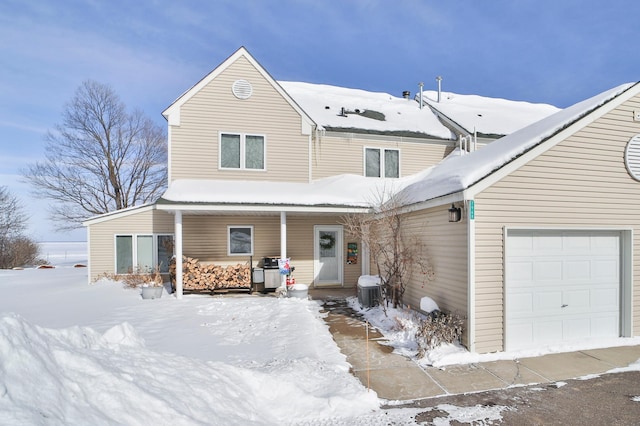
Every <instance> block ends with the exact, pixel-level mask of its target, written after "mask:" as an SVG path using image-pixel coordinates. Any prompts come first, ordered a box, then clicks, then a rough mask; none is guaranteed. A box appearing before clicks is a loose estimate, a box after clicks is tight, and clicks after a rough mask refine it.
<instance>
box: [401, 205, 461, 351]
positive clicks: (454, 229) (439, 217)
mask: <svg viewBox="0 0 640 426" xmlns="http://www.w3.org/2000/svg"><path fill="white" fill-rule="evenodd" d="M403 221H404V222H403V228H404V229H405V231H406V232H407V233H408V235H418V236H420V241H421V242H422V243H423V244H424V247H425V249H426V250H425V255H426V256H427V257H428V259H429V261H430V263H431V265H432V267H433V270H434V279H433V280H432V281H427V280H426V279H425V276H424V275H423V274H422V272H421V271H420V270H414V271H412V273H411V276H410V280H409V282H408V283H407V286H406V291H405V295H404V303H405V304H407V305H409V306H412V307H414V308H419V307H420V299H421V298H422V297H425V296H429V297H430V298H432V299H433V300H435V302H436V303H437V304H438V306H439V307H440V309H441V310H443V311H445V312H453V313H457V314H458V315H461V316H463V317H466V316H467V281H468V279H467V275H468V274H467V265H468V262H467V257H468V255H467V226H466V223H465V222H464V220H463V221H461V222H457V223H450V222H449V212H448V206H442V207H437V208H431V209H428V210H420V211H418V212H414V213H411V214H409V215H407V216H405V217H404V218H403ZM464 328H465V335H464V336H463V343H465V344H467V341H466V330H467V326H466V325H465V327H464Z"/></svg>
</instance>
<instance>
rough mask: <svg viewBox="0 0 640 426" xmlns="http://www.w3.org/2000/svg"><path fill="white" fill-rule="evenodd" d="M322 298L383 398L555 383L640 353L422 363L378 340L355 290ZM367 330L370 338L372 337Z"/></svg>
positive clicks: (341, 343) (341, 342)
mask: <svg viewBox="0 0 640 426" xmlns="http://www.w3.org/2000/svg"><path fill="white" fill-rule="evenodd" d="M310 293H311V297H312V298H313V299H318V300H323V303H324V308H325V310H326V311H327V317H326V318H325V320H326V322H327V323H328V324H329V330H330V331H331V333H332V334H333V339H334V340H335V342H336V343H337V345H338V347H339V348H340V350H341V351H342V353H343V354H344V355H346V357H347V362H349V363H350V364H351V366H352V373H353V374H354V375H355V376H356V377H358V378H359V379H360V381H361V382H362V383H363V385H364V386H366V387H368V388H371V389H373V390H374V391H375V392H376V393H377V394H378V397H380V398H383V399H386V400H390V401H396V400H397V401H404V400H412V399H420V398H429V397H434V396H441V395H450V394H460V393H468V392H480V391H486V390H492V389H502V388H506V387H508V386H511V385H526V384H532V383H546V382H555V381H559V380H566V379H571V378H576V377H582V376H586V375H589V374H601V373H604V372H606V371H608V370H611V369H613V368H616V367H626V366H628V365H629V364H630V363H632V362H634V361H636V360H638V359H639V358H640V346H622V347H616V348H606V349H593V350H584V351H578V352H567V353H561V354H550V355H544V356H539V357H534V358H521V359H518V360H515V361H491V362H479V363H473V364H463V365H451V366H447V367H446V369H442V370H441V369H439V368H434V367H424V368H422V367H420V366H418V364H416V363H415V362H414V361H412V360H410V359H408V358H406V357H404V356H401V355H398V354H395V353H393V352H392V351H393V349H392V348H391V347H390V346H385V345H382V344H379V343H378V341H380V340H384V337H383V336H382V335H381V334H380V333H379V332H378V331H377V330H375V329H374V328H373V327H371V326H369V329H368V330H367V329H366V325H365V322H364V321H363V320H362V318H360V316H359V314H358V313H357V312H355V311H354V310H353V309H351V308H350V307H348V306H347V304H346V302H345V298H346V297H348V296H351V295H352V294H351V293H353V290H350V291H348V292H347V291H345V290H341V291H338V292H336V291H322V290H320V291H318V290H315V291H311V292H310ZM367 335H368V339H369V340H368V341H367Z"/></svg>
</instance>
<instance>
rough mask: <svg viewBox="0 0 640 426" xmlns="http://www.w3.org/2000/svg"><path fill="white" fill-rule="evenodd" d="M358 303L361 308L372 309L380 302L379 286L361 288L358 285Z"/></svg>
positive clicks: (360, 285) (361, 286)
mask: <svg viewBox="0 0 640 426" xmlns="http://www.w3.org/2000/svg"><path fill="white" fill-rule="evenodd" d="M358 302H359V303H360V306H361V307H363V308H373V307H374V306H376V305H378V303H379V302H380V286H379V285H374V286H372V285H368V286H363V285H362V284H360V283H358Z"/></svg>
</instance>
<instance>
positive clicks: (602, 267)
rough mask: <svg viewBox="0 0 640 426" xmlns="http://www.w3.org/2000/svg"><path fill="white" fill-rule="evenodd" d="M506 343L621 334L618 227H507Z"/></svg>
mask: <svg viewBox="0 0 640 426" xmlns="http://www.w3.org/2000/svg"><path fill="white" fill-rule="evenodd" d="M505 266H506V271H505V272H506V277H505V278H506V292H505V311H506V315H505V316H506V324H505V328H506V342H505V343H506V349H507V350H514V349H523V348H528V347H534V346H539V345H546V344H553V343H564V342H570V341H577V340H580V339H586V338H593V337H618V336H619V335H620V287H621V286H620V233H619V232H610V231H540V230H536V231H530V230H509V231H508V234H507V241H506V265H505Z"/></svg>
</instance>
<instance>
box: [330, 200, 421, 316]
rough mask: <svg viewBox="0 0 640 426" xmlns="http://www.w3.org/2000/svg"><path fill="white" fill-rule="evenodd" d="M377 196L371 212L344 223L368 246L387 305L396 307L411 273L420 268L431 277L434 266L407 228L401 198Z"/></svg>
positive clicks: (351, 232)
mask: <svg viewBox="0 0 640 426" xmlns="http://www.w3.org/2000/svg"><path fill="white" fill-rule="evenodd" d="M378 198H379V200H378V201H376V202H375V203H374V208H373V211H372V212H371V213H369V214H352V215H348V216H346V217H344V218H343V221H342V223H343V225H344V226H345V228H346V230H347V232H348V233H350V234H351V235H353V236H355V237H357V238H359V239H360V240H361V241H362V243H363V244H365V245H366V246H367V247H368V249H369V255H370V257H371V260H372V262H373V263H374V264H375V266H376V269H377V271H378V274H379V275H380V279H381V281H382V297H383V299H384V301H385V303H386V304H387V305H388V304H389V303H392V305H393V307H394V308H397V307H398V306H401V305H402V301H403V296H404V292H405V289H406V285H407V283H408V282H409V280H410V279H411V276H412V274H413V273H414V272H415V271H419V272H420V274H421V275H422V276H423V277H425V278H426V279H427V280H431V279H433V267H432V265H431V263H430V261H429V258H428V256H427V252H426V247H425V245H424V243H423V242H422V241H421V240H420V238H419V237H418V234H417V233H412V232H411V231H410V230H409V229H406V228H407V227H406V225H405V224H406V217H405V216H404V215H403V214H402V207H403V203H402V202H401V200H400V199H399V198H398V197H397V196H395V195H392V196H390V197H385V196H383V195H380V196H379V197H378Z"/></svg>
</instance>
